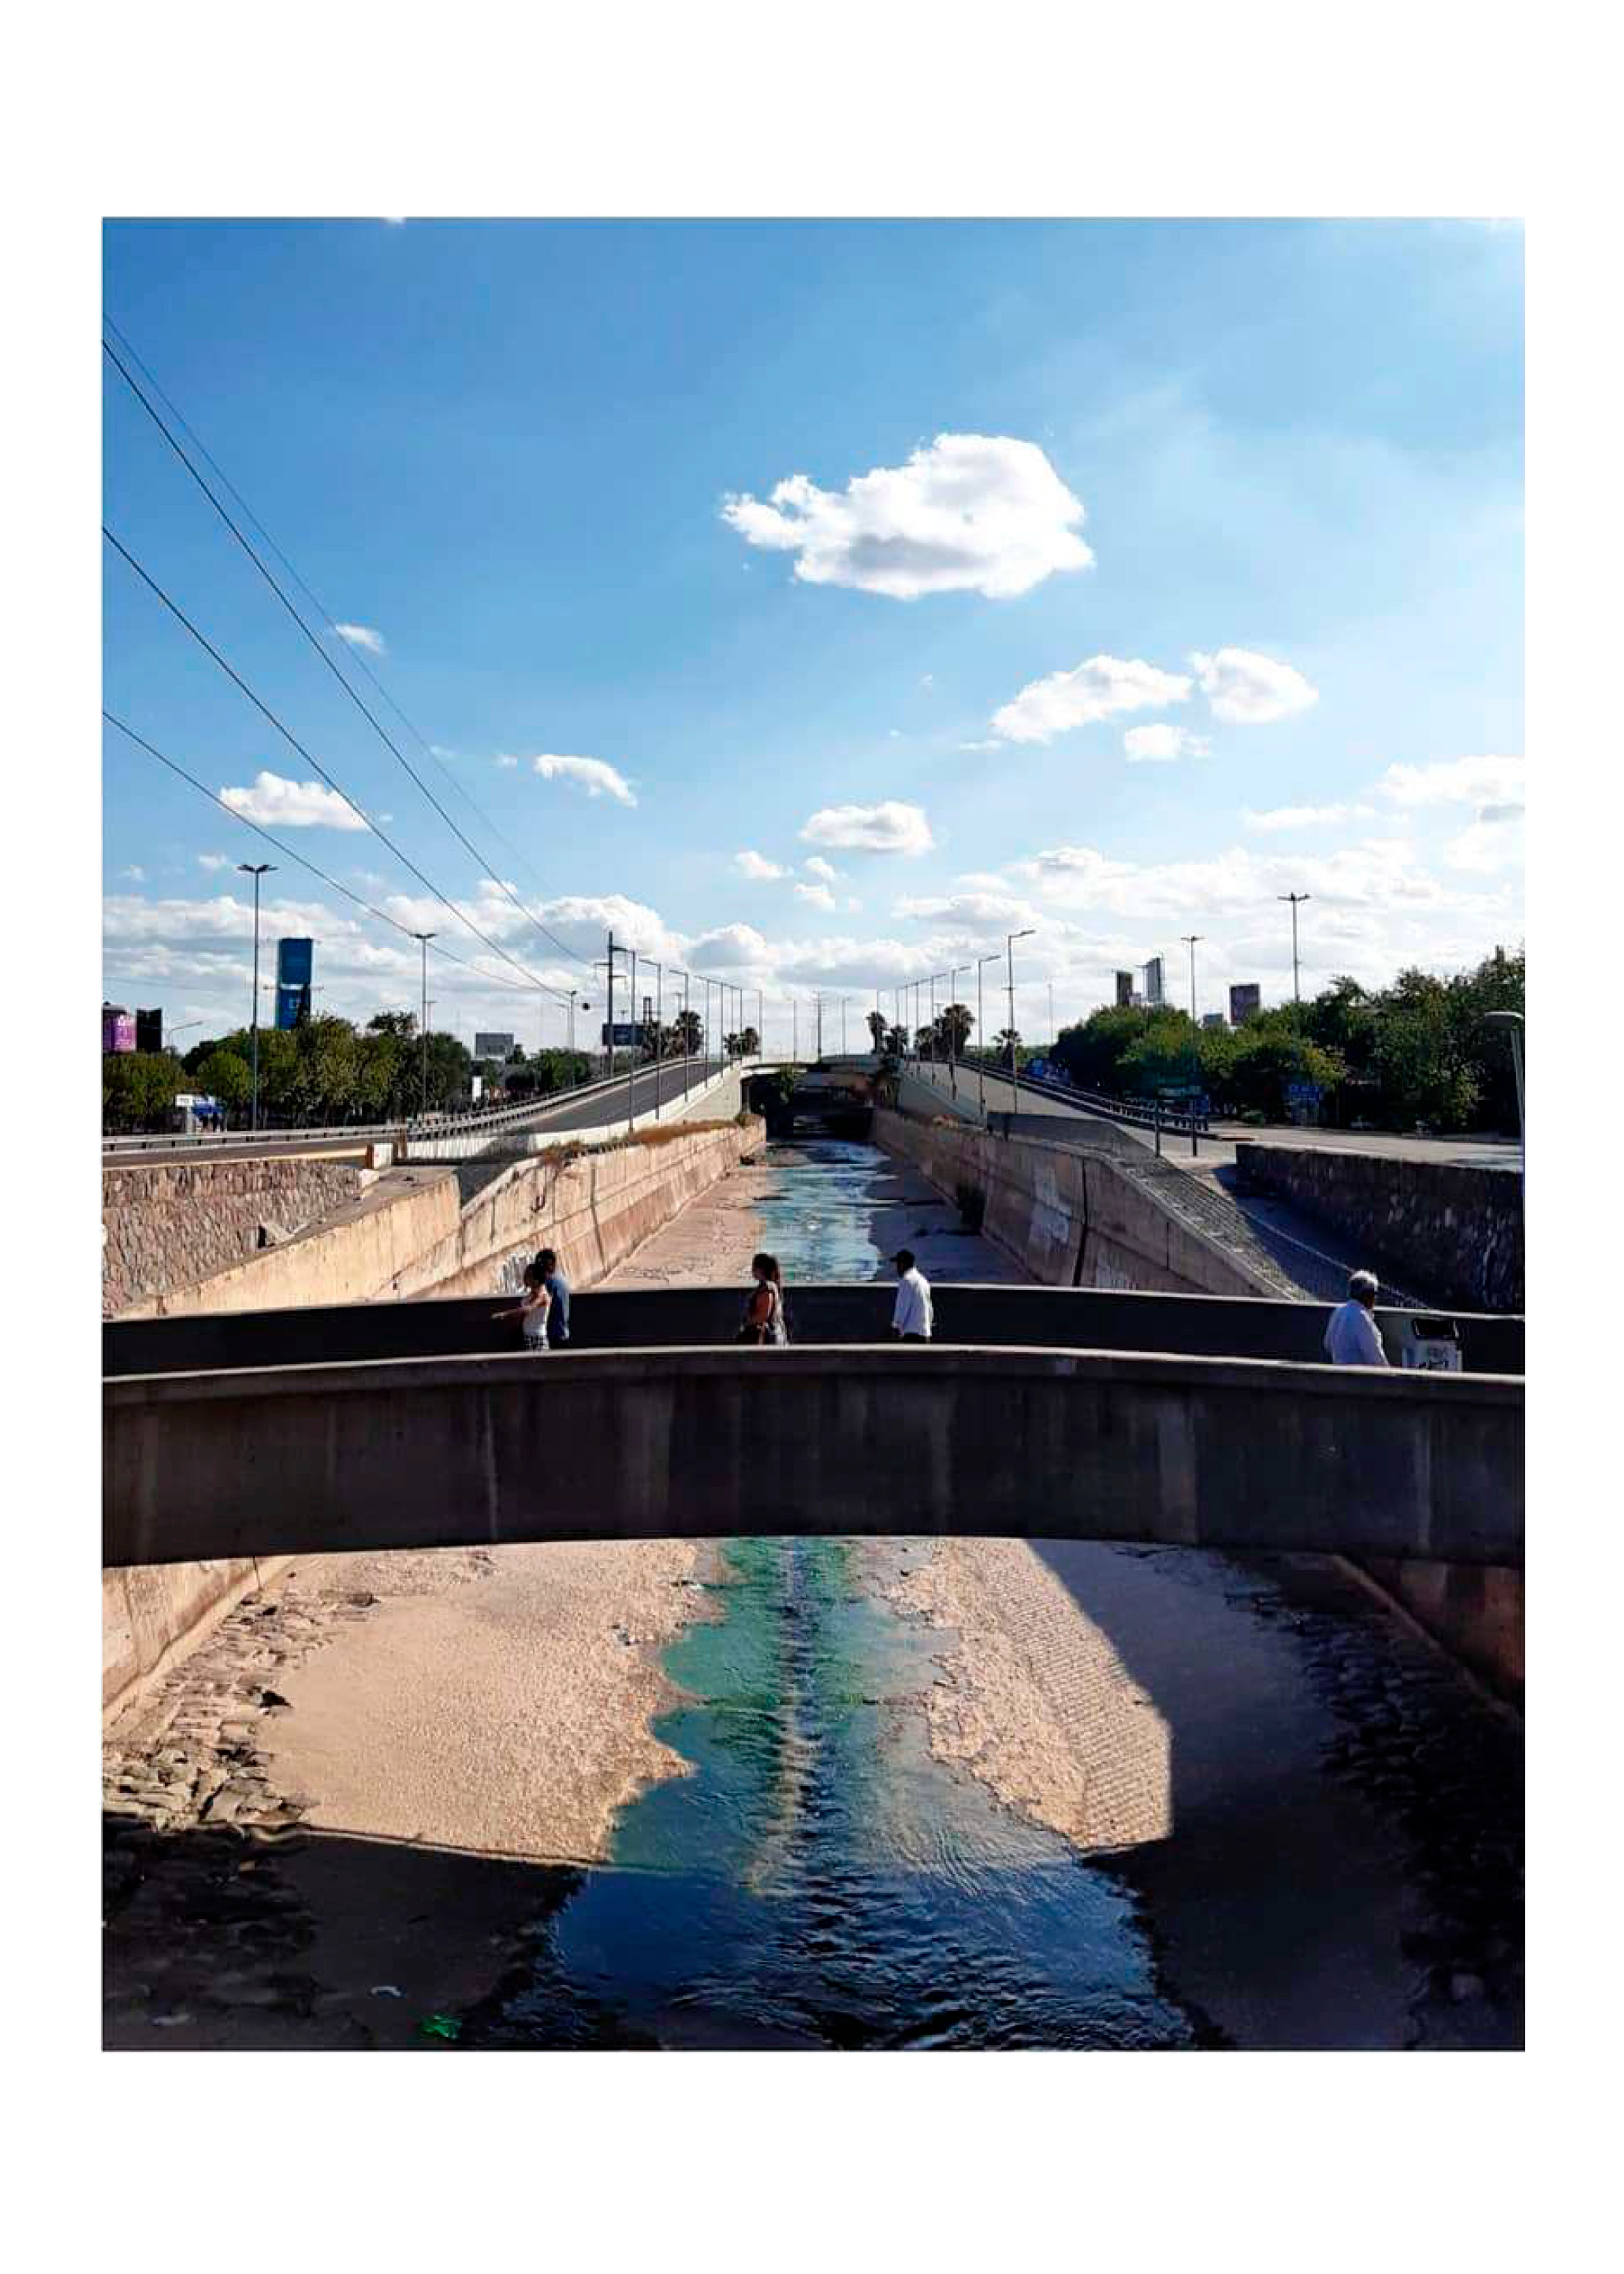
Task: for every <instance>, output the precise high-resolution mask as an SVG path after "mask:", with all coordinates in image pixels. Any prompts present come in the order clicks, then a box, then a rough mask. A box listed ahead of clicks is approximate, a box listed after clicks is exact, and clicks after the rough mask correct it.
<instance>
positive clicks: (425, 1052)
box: [412, 931, 436, 1114]
mask: <svg viewBox="0 0 1624 2274" xmlns="http://www.w3.org/2000/svg"><path fill="white" fill-rule="evenodd" d="M412 937H413V938H414V939H415V940H416V941H417V945H418V946H419V947H420V948H421V949H422V950H423V991H422V995H421V997H420V998H419V999H420V1001H421V1003H422V1005H423V1009H422V1013H421V1014H420V1018H419V1022H418V1023H419V1025H420V1028H421V1029H422V1031H421V1033H420V1034H419V1035H418V1038H417V1039H418V1043H419V1044H420V1046H421V1047H420V1050H419V1060H420V1064H421V1066H422V1074H423V1102H422V1109H421V1110H422V1111H423V1112H424V1113H425V1114H426V1113H427V1111H428V1110H429V942H430V940H432V938H434V937H436V935H435V934H434V933H433V932H432V931H415V932H413V934H412Z"/></svg>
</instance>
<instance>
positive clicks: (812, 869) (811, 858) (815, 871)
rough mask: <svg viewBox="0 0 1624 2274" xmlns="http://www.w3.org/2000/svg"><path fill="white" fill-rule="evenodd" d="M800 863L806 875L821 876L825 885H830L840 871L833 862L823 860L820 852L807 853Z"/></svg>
mask: <svg viewBox="0 0 1624 2274" xmlns="http://www.w3.org/2000/svg"><path fill="white" fill-rule="evenodd" d="M801 867H802V868H803V869H805V870H807V871H808V875H810V876H814V877H822V879H823V883H824V884H826V885H832V884H833V883H834V881H835V879H836V877H838V875H839V873H840V871H839V870H838V869H837V868H836V866H835V864H834V862H832V861H825V860H824V858H823V855H822V854H821V853H808V855H807V857H806V859H805V860H804V861H803V862H801Z"/></svg>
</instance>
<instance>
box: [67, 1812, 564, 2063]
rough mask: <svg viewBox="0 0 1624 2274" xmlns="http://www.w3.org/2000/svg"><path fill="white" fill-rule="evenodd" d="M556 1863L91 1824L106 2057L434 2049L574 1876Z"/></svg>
mask: <svg viewBox="0 0 1624 2274" xmlns="http://www.w3.org/2000/svg"><path fill="white" fill-rule="evenodd" d="M582 1877H583V1874H582V1873H581V1871H578V1870H575V1869H572V1868H570V1867H568V1866H564V1865H555V1864H531V1863H525V1862H522V1861H517V1860H515V1859H511V1858H508V1857H505V1856H478V1855H469V1854H465V1853H460V1852H455V1851H449V1850H446V1849H432V1848H419V1847H414V1846H411V1845H410V1844H409V1843H406V1842H402V1841H383V1840H371V1839H362V1838H357V1837H352V1836H350V1835H348V1834H339V1833H327V1832H320V1833H318V1832H309V1833H306V1832H295V1833H293V1834H289V1835H285V1836H282V1837H279V1838H277V1839H276V1840H274V1841H263V1842H261V1841H255V1840H254V1839H253V1838H252V1835H244V1834H239V1833H237V1832H234V1831H229V1830H226V1829H223V1828H222V1829H221V1830H218V1831H215V1830H211V1829H210V1828H208V1827H207V1826H202V1827H199V1828H198V1829H196V1830H191V1831H177V1832H159V1831H155V1830H154V1829H153V1828H152V1827H151V1826H149V1825H147V1824H145V1823H143V1822H141V1821H139V1819H136V1818H132V1817H128V1816H122V1815H115V1814H110V1813H106V1814H104V1815H103V1817H102V1878H103V1910H102V1916H103V1921H104V1926H103V1935H102V2012H103V2023H102V2043H103V2045H104V2047H105V2048H106V2049H107V2050H109V2051H111V2052H164V2051H169V2052H388V2051H403V2050H406V2049H408V2048H417V2047H421V2048H424V2049H425V2050H434V2049H440V2050H444V2049H445V2048H446V2046H447V2044H448V2043H449V2042H451V2041H452V2040H450V2039H448V2038H447V2037H442V2036H439V2035H436V2034H434V2033H433V2032H432V2030H425V2027H424V2024H425V2022H432V2021H433V2020H434V2018H435V2017H436V2016H439V2015H447V2016H450V2017H451V2018H452V2022H453V2029H454V2036H456V2037H460V2036H462V2034H463V2032H462V2030H461V2029H458V2028H457V2023H458V2021H459V2018H460V2017H461V2016H462V2015H464V2014H467V2013H468V2012H469V2011H470V2009H472V2008H475V2007H477V2006H479V2005H480V2004H481V2003H482V2002H483V2001H485V2000H487V1999H490V1998H491V1997H492V1995H493V1994H494V1993H495V1992H497V1991H498V1990H499V1989H500V1985H501V1984H502V1983H503V1981H504V1979H505V1978H506V1977H508V1976H509V1975H510V1974H511V1973H512V1972H513V1970H514V1969H515V1967H518V1966H521V1965H523V1963H524V1961H525V1955H526V1953H527V1952H529V1951H530V1950H531V1949H533V1948H534V1946H536V1944H537V1943H538V1941H540V1940H542V1939H545V1925H546V1922H547V1921H548V1920H549V1919H550V1918H551V1917H552V1916H553V1914H554V1913H555V1912H556V1911H557V1910H558V1909H560V1906H561V1905H562V1904H563V1903H564V1902H565V1901H568V1897H569V1896H570V1895H571V1894H574V1893H575V1890H576V1888H577V1887H578V1886H580V1885H581V1882H582Z"/></svg>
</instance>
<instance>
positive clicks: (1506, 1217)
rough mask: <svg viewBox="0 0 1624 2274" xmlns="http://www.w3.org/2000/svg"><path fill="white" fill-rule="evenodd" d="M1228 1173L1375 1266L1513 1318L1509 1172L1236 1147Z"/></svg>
mask: <svg viewBox="0 0 1624 2274" xmlns="http://www.w3.org/2000/svg"><path fill="white" fill-rule="evenodd" d="M1235 1166H1236V1170H1237V1173H1238V1175H1239V1176H1240V1177H1241V1178H1242V1179H1243V1180H1244V1183H1245V1184H1246V1185H1248V1186H1251V1187H1252V1190H1254V1191H1256V1192H1263V1193H1278V1194H1279V1195H1280V1196H1281V1198H1282V1200H1287V1201H1290V1202H1291V1203H1292V1204H1293V1206H1294V1207H1297V1208H1299V1209H1302V1210H1303V1211H1304V1214H1305V1215H1308V1216H1318V1217H1319V1220H1320V1222H1321V1223H1323V1224H1330V1225H1333V1226H1334V1227H1335V1230H1337V1231H1341V1232H1345V1233H1347V1234H1348V1235H1349V1236H1350V1238H1352V1239H1356V1240H1357V1242H1358V1243H1359V1244H1360V1246H1362V1247H1363V1248H1364V1249H1365V1252H1366V1253H1367V1254H1369V1255H1370V1256H1371V1257H1372V1259H1373V1260H1374V1261H1375V1262H1376V1263H1377V1265H1378V1266H1380V1264H1381V1263H1382V1262H1387V1263H1388V1264H1389V1265H1391V1266H1392V1267H1393V1268H1394V1269H1395V1270H1396V1269H1402V1270H1403V1271H1405V1272H1407V1273H1408V1274H1409V1275H1410V1284H1412V1285H1414V1284H1419V1285H1421V1286H1424V1287H1435V1288H1436V1289H1437V1290H1438V1291H1439V1294H1440V1299H1442V1300H1443V1301H1444V1302H1447V1303H1464V1304H1466V1305H1468V1306H1470V1308H1471V1309H1472V1310H1474V1311H1520V1310H1521V1309H1522V1303H1523V1284H1522V1178H1520V1177H1519V1176H1518V1175H1517V1173H1516V1171H1515V1170H1513V1169H1486V1168H1484V1169H1480V1168H1477V1167H1475V1166H1474V1165H1472V1164H1471V1163H1469V1162H1461V1161H1416V1160H1407V1159H1404V1158H1402V1157H1397V1156H1393V1155H1391V1154H1386V1153H1350V1152H1342V1151H1330V1150H1327V1149H1324V1148H1317V1147H1314V1146H1312V1145H1269V1144H1259V1143H1256V1142H1253V1141H1251V1140H1247V1139H1243V1140H1241V1141H1239V1142H1237V1145H1236V1148H1235Z"/></svg>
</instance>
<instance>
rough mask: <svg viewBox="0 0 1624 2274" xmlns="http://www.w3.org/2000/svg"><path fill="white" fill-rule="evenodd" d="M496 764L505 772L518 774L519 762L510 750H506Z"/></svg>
mask: <svg viewBox="0 0 1624 2274" xmlns="http://www.w3.org/2000/svg"><path fill="white" fill-rule="evenodd" d="M496 763H497V764H498V765H499V766H500V767H501V768H502V769H503V770H504V772H508V773H516V772H518V767H519V761H518V760H517V758H515V757H514V755H513V753H512V752H511V751H510V750H504V751H503V753H502V755H501V757H500V758H498V760H497V761H496Z"/></svg>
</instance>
